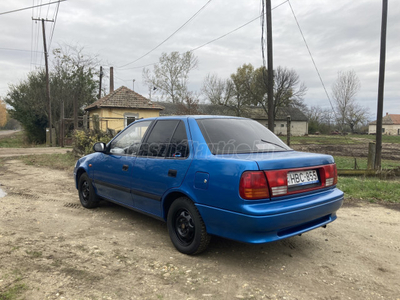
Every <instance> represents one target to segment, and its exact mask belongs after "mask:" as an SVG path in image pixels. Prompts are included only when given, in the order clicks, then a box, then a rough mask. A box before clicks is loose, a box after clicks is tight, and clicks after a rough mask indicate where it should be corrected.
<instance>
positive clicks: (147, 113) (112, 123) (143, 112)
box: [89, 108, 160, 132]
mask: <svg viewBox="0 0 400 300" xmlns="http://www.w3.org/2000/svg"><path fill="white" fill-rule="evenodd" d="M93 115H98V116H99V119H100V129H101V130H104V131H105V130H106V129H107V128H109V129H114V130H115V131H116V132H118V131H120V130H122V129H124V128H125V127H126V123H127V118H128V117H135V119H136V120H138V119H145V118H154V117H159V116H160V111H159V110H158V109H157V110H155V109H128V108H127V109H125V108H101V109H94V110H91V111H89V117H90V118H91V120H90V122H89V128H91V129H92V128H93V121H92V117H93Z"/></svg>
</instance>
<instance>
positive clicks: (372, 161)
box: [367, 142, 376, 170]
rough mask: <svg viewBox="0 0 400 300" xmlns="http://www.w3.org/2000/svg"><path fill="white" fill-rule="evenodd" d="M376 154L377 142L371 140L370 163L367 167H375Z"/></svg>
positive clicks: (369, 147)
mask: <svg viewBox="0 0 400 300" xmlns="http://www.w3.org/2000/svg"><path fill="white" fill-rule="evenodd" d="M375 154H376V144H375V142H370V143H369V145H368V163H367V169H368V170H371V169H375Z"/></svg>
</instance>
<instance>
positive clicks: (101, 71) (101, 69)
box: [99, 66, 103, 99]
mask: <svg viewBox="0 0 400 300" xmlns="http://www.w3.org/2000/svg"><path fill="white" fill-rule="evenodd" d="M102 80H103V67H101V66H100V83H99V99H100V98H101V82H102Z"/></svg>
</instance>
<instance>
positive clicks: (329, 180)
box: [323, 164, 337, 186]
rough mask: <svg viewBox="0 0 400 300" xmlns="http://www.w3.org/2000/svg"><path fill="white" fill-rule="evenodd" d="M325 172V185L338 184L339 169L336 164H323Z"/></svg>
mask: <svg viewBox="0 0 400 300" xmlns="http://www.w3.org/2000/svg"><path fill="white" fill-rule="evenodd" d="M323 170H324V172H325V186H331V185H335V184H337V169H336V164H331V165H326V166H323Z"/></svg>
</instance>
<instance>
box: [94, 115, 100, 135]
mask: <svg viewBox="0 0 400 300" xmlns="http://www.w3.org/2000/svg"><path fill="white" fill-rule="evenodd" d="M93 129H94V131H96V132H99V131H100V119H99V116H98V115H93Z"/></svg>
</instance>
